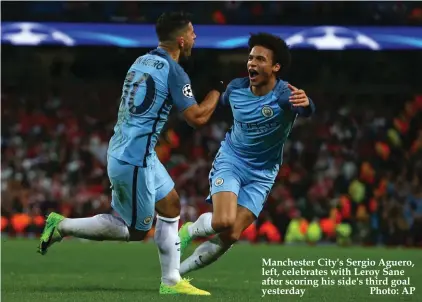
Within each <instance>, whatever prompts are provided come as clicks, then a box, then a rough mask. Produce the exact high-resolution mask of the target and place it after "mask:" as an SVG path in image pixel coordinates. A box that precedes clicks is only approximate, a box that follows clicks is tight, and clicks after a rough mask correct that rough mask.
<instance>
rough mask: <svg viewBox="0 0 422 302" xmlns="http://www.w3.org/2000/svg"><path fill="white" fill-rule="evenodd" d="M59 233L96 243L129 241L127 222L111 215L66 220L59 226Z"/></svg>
mask: <svg viewBox="0 0 422 302" xmlns="http://www.w3.org/2000/svg"><path fill="white" fill-rule="evenodd" d="M58 231H59V233H60V234H61V235H62V236H63V237H64V236H74V237H77V238H84V239H90V240H96V241H103V240H109V241H128V240H129V229H128V228H127V226H126V224H125V222H124V221H123V220H122V219H121V218H118V217H116V216H113V215H110V214H100V215H96V216H94V217H88V218H65V219H64V220H63V221H62V222H60V223H59V225H58Z"/></svg>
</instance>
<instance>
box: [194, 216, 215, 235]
mask: <svg viewBox="0 0 422 302" xmlns="http://www.w3.org/2000/svg"><path fill="white" fill-rule="evenodd" d="M211 222H212V213H204V214H202V215H201V216H199V218H198V219H197V220H196V221H195V222H194V223H192V224H191V225H189V226H188V232H189V235H190V236H191V237H192V238H196V237H206V236H209V235H212V234H215V233H216V232H215V231H214V229H213V228H212V225H211Z"/></svg>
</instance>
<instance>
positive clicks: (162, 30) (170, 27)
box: [155, 12, 191, 42]
mask: <svg viewBox="0 0 422 302" xmlns="http://www.w3.org/2000/svg"><path fill="white" fill-rule="evenodd" d="M190 22H191V15H190V14H188V13H185V12H166V13H163V14H162V15H161V16H160V17H159V18H158V19H157V23H156V25H155V32H156V33H157V37H158V40H159V41H160V42H167V41H171V40H173V39H174V38H175V36H176V35H177V34H178V33H179V32H181V31H183V30H184V29H185V28H186V27H187V26H188V24H189V23H190Z"/></svg>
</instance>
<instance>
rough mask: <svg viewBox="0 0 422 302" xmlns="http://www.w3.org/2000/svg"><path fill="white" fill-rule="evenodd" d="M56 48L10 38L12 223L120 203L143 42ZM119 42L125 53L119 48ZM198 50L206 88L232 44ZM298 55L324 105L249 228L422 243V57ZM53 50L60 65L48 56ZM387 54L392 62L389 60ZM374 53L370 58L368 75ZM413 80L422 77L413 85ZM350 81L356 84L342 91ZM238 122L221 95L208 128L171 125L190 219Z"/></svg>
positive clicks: (279, 238) (174, 169)
mask: <svg viewBox="0 0 422 302" xmlns="http://www.w3.org/2000/svg"><path fill="white" fill-rule="evenodd" d="M50 51H51V50H49V49H45V50H41V51H39V52H35V51H34V50H31V49H21V50H20V51H18V50H17V49H16V48H13V47H11V48H5V49H4V51H3V52H4V56H5V57H4V58H5V59H4V60H3V61H2V65H3V68H5V70H4V74H5V78H4V79H6V80H5V81H4V83H3V85H2V91H1V97H2V116H1V120H2V129H1V147H2V153H1V188H2V205H1V207H2V232H5V233H8V234H10V235H17V236H22V235H25V236H26V235H28V234H32V235H38V234H39V233H40V231H41V228H42V226H43V222H44V215H45V214H47V213H49V212H50V211H59V212H61V213H63V214H64V215H66V216H68V217H86V216H90V215H95V214H97V213H103V212H111V209H110V183H109V180H108V178H107V173H106V152H107V144H108V140H109V138H110V137H111V135H112V133H113V127H114V124H115V121H116V115H117V108H118V102H119V98H120V91H121V85H122V83H121V80H122V78H123V77H124V75H125V73H126V70H127V67H128V66H129V65H128V64H130V63H131V62H132V61H133V60H134V58H136V56H135V53H134V52H135V50H132V52H129V53H127V52H123V53H120V51H121V50H116V49H114V50H104V49H102V50H101V51H99V50H98V49H96V48H92V49H86V50H83V51H82V52H83V53H79V52H75V50H73V51H72V53H73V54H75V58H73V59H71V57H70V56H69V54H68V53H65V54H64V55H63V54H62V56H61V59H60V60H59V59H58V56H57V54H56V53H54V52H50ZM137 52H139V50H136V53H137ZM142 52H143V51H142ZM30 53H32V54H33V55H32V56H31V55H29V54H30ZM119 53H120V55H121V58H122V60H123V61H118V62H117V61H116V62H114V61H113V59H112V58H119V57H120V55H119ZM216 53H218V54H219V55H216ZM137 54H138V55H139V53H137ZM336 54H337V55H336ZM94 56H95V58H94ZM318 56H320V57H318ZM372 56H375V57H376V58H382V57H383V55H381V54H380V55H378V54H376V55H375V54H372ZM379 56H380V57H379ZM412 56H416V57H412ZM195 57H196V59H197V60H196V63H195V64H196V66H201V67H202V69H199V68H198V67H196V70H197V73H191V77H192V79H193V84H194V85H193V87H194V88H195V87H196V89H197V90H196V94H197V98H198V100H200V99H201V98H202V96H201V95H204V94H205V93H206V77H205V72H204V70H207V69H208V67H209V66H208V65H207V64H210V66H216V65H215V64H217V63H218V60H220V59H221V58H227V55H226V54H224V53H223V54H221V53H220V52H218V51H217V52H212V51H211V52H209V51H201V52H198V53H197V54H196V55H195ZM293 57H294V59H295V62H296V63H295V64H296V65H295V69H294V70H292V73H291V74H292V75H291V81H292V82H293V83H298V84H297V85H299V86H301V87H304V88H305V90H306V91H308V93H309V94H310V95H311V97H312V98H313V99H314V101H315V103H316V104H317V114H316V116H315V117H313V118H312V119H299V120H298V121H297V122H296V124H295V127H294V129H293V131H292V134H291V137H290V139H289V140H288V142H287V144H286V146H285V148H284V163H283V166H282V168H281V169H280V173H279V175H278V177H277V182H276V184H275V185H274V188H273V191H272V193H271V196H270V197H269V199H268V202H267V204H266V207H265V209H264V211H263V212H262V214H261V216H260V217H259V219H258V220H257V222H256V223H255V224H254V225H252V226H251V227H250V228H249V229H248V230H247V231H245V233H244V237H243V238H244V239H246V240H249V241H253V242H258V241H261V240H265V241H269V242H294V241H306V240H308V241H315V240H321V241H336V240H338V235H339V233H341V234H347V236H346V237H348V238H347V239H348V240H350V241H351V242H355V243H360V244H379V243H382V244H391V245H420V244H421V243H422V237H421V236H422V185H421V184H422V183H421V182H422V96H421V95H420V94H421V91H420V82H419V81H417V80H415V79H417V78H420V76H418V72H419V73H420V71H418V70H422V69H418V68H417V64H421V62H422V60H421V61H419V60H417V58H418V56H417V54H415V53H413V55H412V53H407V55H406V56H404V55H403V54H401V55H397V56H395V55H393V54H386V55H385V58H384V59H385V61H382V60H381V61H378V59H377V60H375V59H374V58H375V57H374V58H372V57H370V56H369V54H367V55H365V56H362V55H361V54H359V53H355V54H354V55H353V53H352V54H349V55H347V54H346V55H338V53H332V52H329V53H324V54H321V53H318V54H316V53H314V52H295V54H294V55H293ZM47 58H49V60H48V59H47ZM97 58H98V60H97ZM101 58H108V60H102V59H101ZM204 58H210V59H209V60H208V62H206V61H204ZM211 58H212V59H211ZM364 58H366V59H365V60H364V61H362V60H363V59H364ZM404 58H406V59H404ZM66 60H67V61H68V62H72V64H71V65H69V64H67V63H66ZM406 60H407V61H406ZM46 62H50V65H49V68H43V67H42V66H43V65H42V63H46ZM105 62H106V63H105ZM346 62H347V63H346ZM358 62H360V63H358ZM382 62H388V63H389V64H388V68H384V69H383V73H379V68H378V67H379V64H381V65H383V63H382ZM417 62H419V63H417ZM99 63H101V64H99ZM90 64H91V65H90ZM321 64H322V65H323V66H324V68H322V67H321ZM330 64H332V65H330ZM347 64H348V65H347ZM114 65H116V66H119V68H116V69H113V66H114ZM363 65H365V66H366V67H367V70H366V72H365V74H362V75H360V73H361V72H360V70H361V68H362V66H363ZM19 66H20V67H19ZM220 66H221V67H220V68H219V72H221V73H223V74H225V76H226V77H228V78H232V77H235V76H242V75H244V69H245V68H244V64H243V62H238V63H233V62H228V63H227V64H226V65H220ZM386 66H387V65H386ZM19 68H22V69H19ZM186 68H187V69H189V68H188V67H186ZM304 68H307V69H306V70H307V72H306V73H303V72H302V71H303V70H304ZM354 68H356V70H354ZM400 68H410V69H407V72H405V70H404V69H400ZM412 68H414V69H412ZM107 70H108V73H107ZM340 70H341V71H342V72H340ZM412 70H413V72H412ZM313 72H315V74H314V73H313ZM344 74H347V75H348V77H345V76H344ZM397 74H401V75H402V76H400V77H396V75H397ZM359 75H360V76H359ZM412 80H413V86H412V85H410V86H403V85H405V84H412ZM336 81H338V82H336ZM201 83H202V84H201ZM204 83H205V84H204ZM313 83H314V84H315V83H316V85H315V86H312V84H313ZM341 83H348V85H344V87H346V88H348V89H349V90H345V91H342V87H343V86H342V84H341ZM196 84H198V85H196ZM380 84H383V85H384V86H382V87H383V88H382V89H381V88H380V86H379V85H380ZM394 84H398V85H399V86H398V87H396V88H395V86H394ZM302 85H303V86H302ZM324 85H325V86H324ZM22 87H25V89H22ZM198 87H199V88H198ZM312 87H313V88H312ZM368 87H369V88H368ZM308 88H309V89H308ZM368 89H369V91H368ZM389 89H390V90H389ZM394 89H396V90H394ZM418 89H419V90H418ZM355 90H356V91H359V93H354V92H355ZM412 90H413V91H414V93H409V92H410V91H412ZM365 91H366V92H365ZM328 92H331V93H328ZM231 123H232V115H231V112H230V111H228V110H227V109H221V108H220V109H218V110H217V112H216V113H215V114H214V117H213V120H212V121H211V123H210V124H209V125H207V126H206V127H204V128H202V129H200V130H193V129H191V128H190V127H189V126H187V125H186V123H185V122H184V121H182V119H181V117H180V116H179V115H177V114H175V115H172V116H171V118H170V120H169V123H168V127H166V128H165V130H164V131H163V133H162V137H161V139H160V141H159V144H158V145H157V148H156V151H157V154H158V156H159V158H160V159H161V161H162V162H163V163H164V164H165V166H166V167H167V169H168V171H169V173H170V175H171V176H172V178H173V179H174V181H175V183H176V189H177V190H178V192H179V195H180V199H181V203H182V220H183V221H186V220H194V219H196V218H197V217H198V215H200V214H201V213H202V212H204V211H209V210H210V208H209V206H208V205H207V204H206V203H205V202H204V198H205V197H206V196H207V194H208V192H209V187H208V180H207V179H208V173H209V170H210V168H211V162H212V160H213V156H214V154H215V153H216V151H217V149H218V147H219V144H220V142H221V140H222V139H223V138H224V135H225V131H226V130H227V129H228V128H229V127H230V125H231ZM340 226H342V227H343V226H346V231H342V229H339V227H340ZM347 228H349V229H350V231H347ZM314 229H316V231H314ZM314 233H315V234H316V235H315V234H314ZM315 238H316V239H315Z"/></svg>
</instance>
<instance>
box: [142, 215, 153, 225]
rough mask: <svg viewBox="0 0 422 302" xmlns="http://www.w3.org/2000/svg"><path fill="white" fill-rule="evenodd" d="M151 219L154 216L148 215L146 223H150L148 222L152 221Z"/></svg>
mask: <svg viewBox="0 0 422 302" xmlns="http://www.w3.org/2000/svg"><path fill="white" fill-rule="evenodd" d="M151 220H152V217H151V216H148V217H147V218H145V219H144V223H145V224H148V223H150V222H151Z"/></svg>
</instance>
